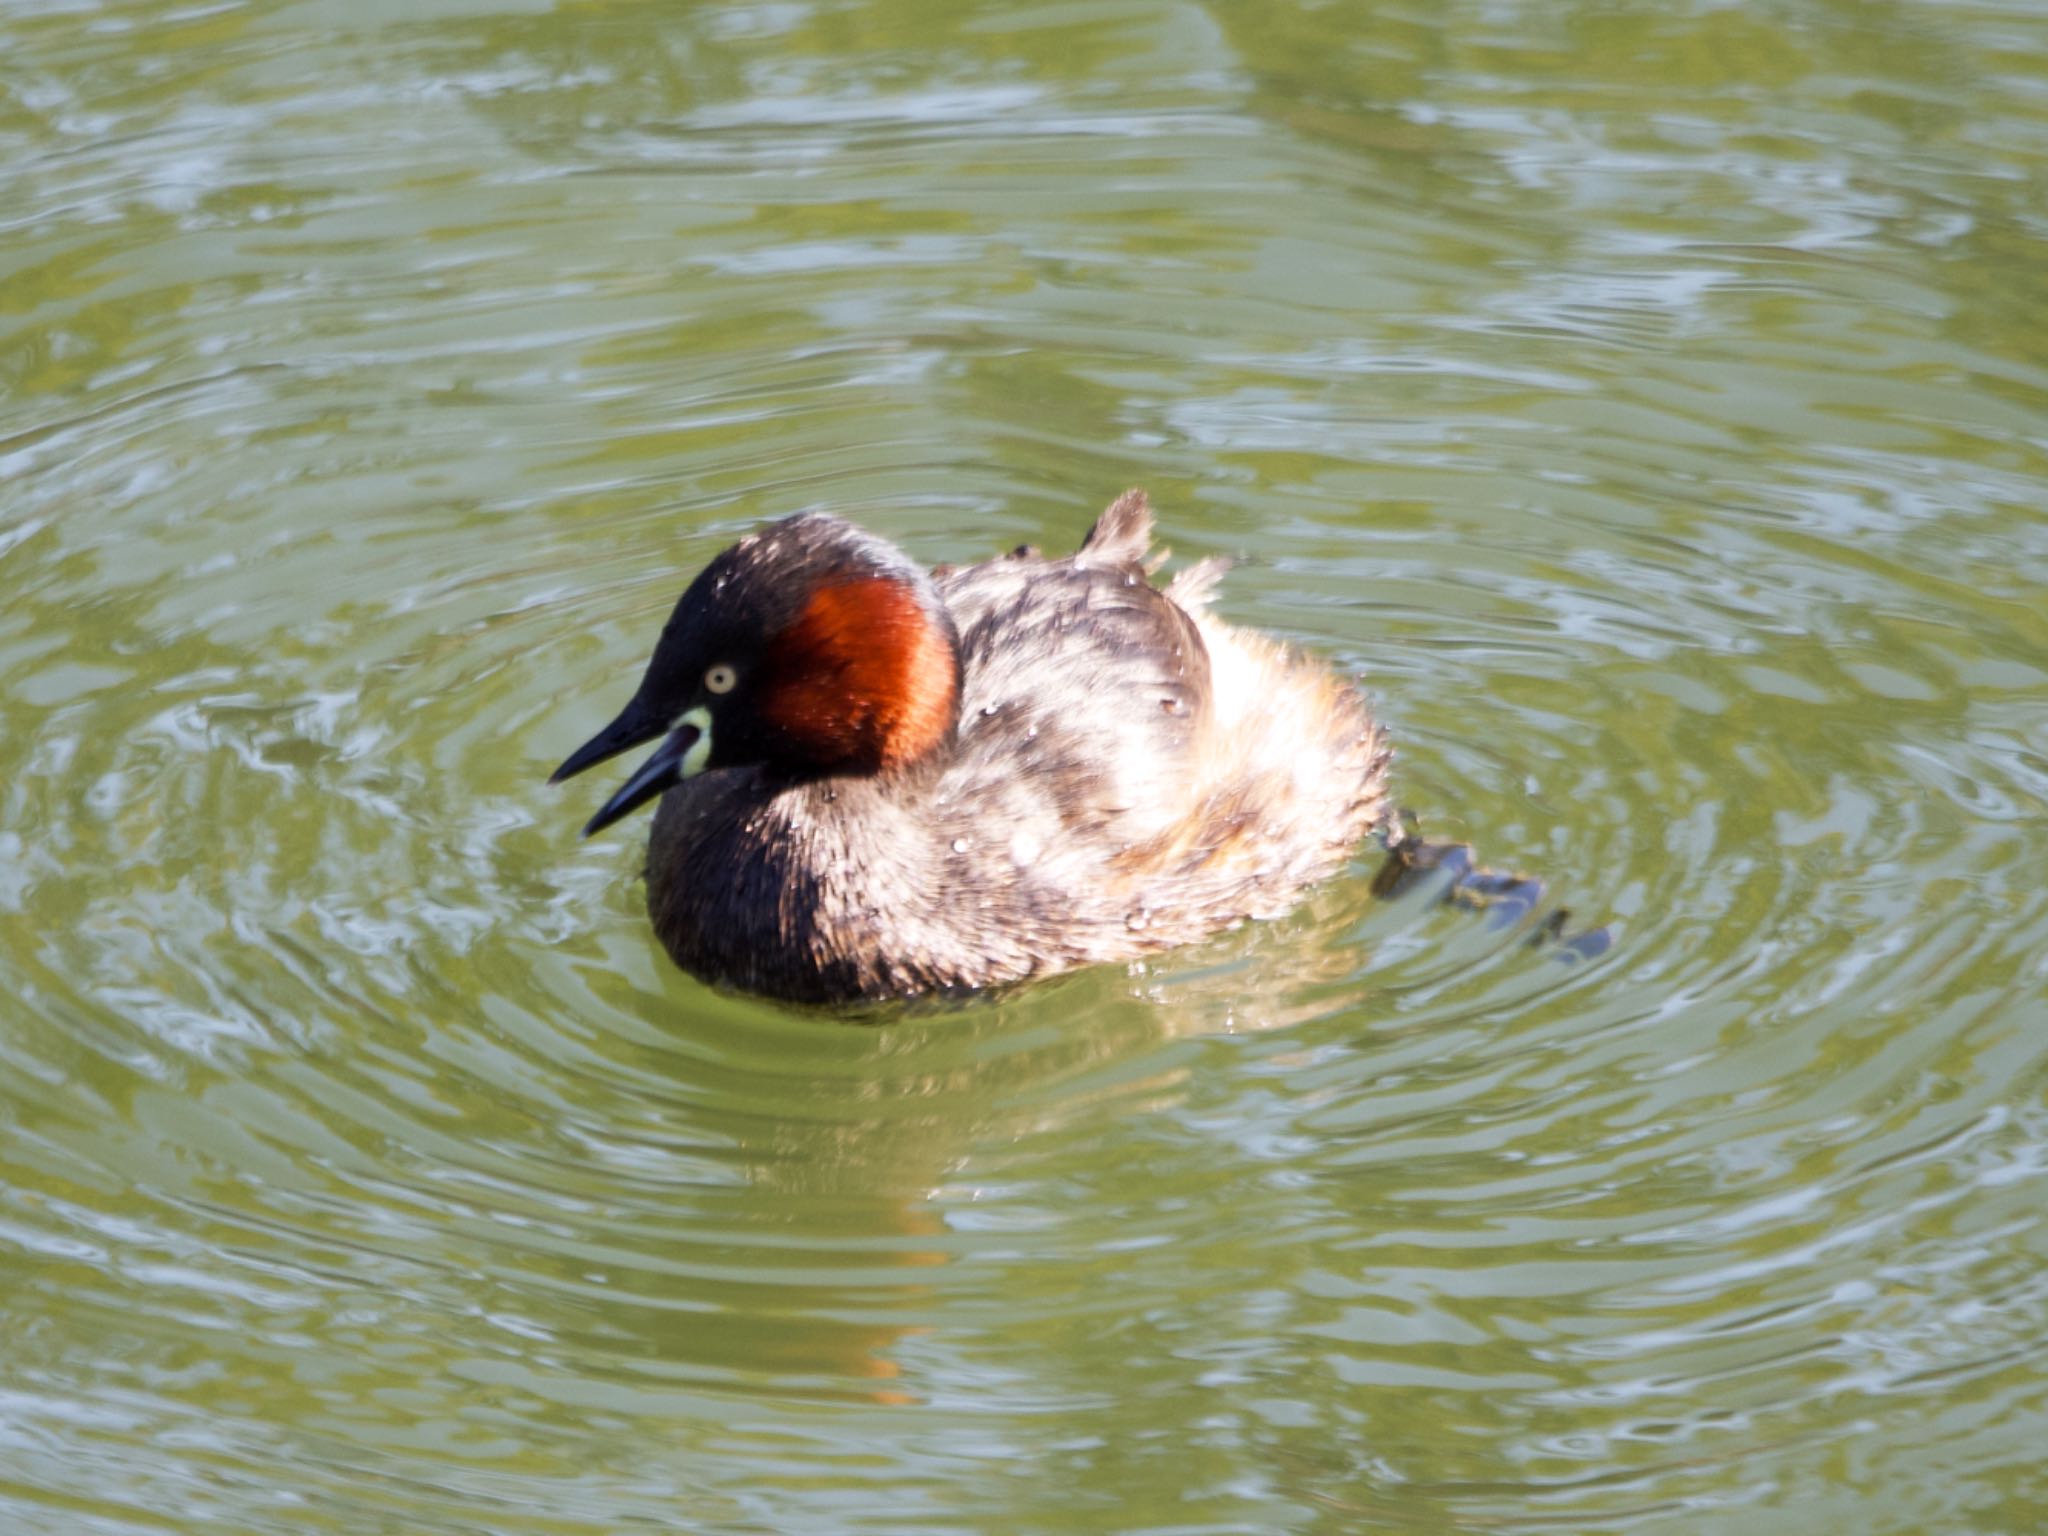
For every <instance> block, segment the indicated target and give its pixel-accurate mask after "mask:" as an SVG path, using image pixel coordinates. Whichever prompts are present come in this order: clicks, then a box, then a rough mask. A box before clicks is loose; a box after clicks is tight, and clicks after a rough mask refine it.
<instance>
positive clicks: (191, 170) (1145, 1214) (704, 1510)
mask: <svg viewBox="0 0 2048 1536" xmlns="http://www.w3.org/2000/svg"><path fill="white" fill-rule="evenodd" d="M1133 484H1142V485H1144V486H1146V487H1147V488H1148V489H1149V490H1150V491H1151V493H1152V495H1153V498H1154V500H1155V502H1156V503H1157V504H1158V506H1159V508H1160V512H1161V518H1162V523H1163V528H1164V532H1165V535H1166V537H1167V539H1168V541H1169V542H1170V543H1171V544H1172V545H1173V547H1174V549H1175V552H1176V555H1177V557H1179V558H1183V559H1185V558H1190V557H1194V556H1199V555H1205V554H1212V553H1220V554H1228V555H1231V556H1234V557H1237V558H1238V560H1239V564H1238V567H1237V569H1236V570H1235V571H1234V572H1233V573H1232V575H1231V576H1230V577H1229V579H1228V581H1227V583H1226V585H1225V587H1224V589H1223V593H1222V596H1221V599H1220V606H1221V608H1222V611H1223V612H1224V613H1225V614H1226V615H1227V616H1228V617H1230V618H1232V619H1235V620H1238V621H1242V622H1246V623H1251V624H1256V625H1260V626H1263V627H1266V628H1269V629H1272V630H1275V631H1278V632H1280V633H1283V634H1285V635H1288V636H1290V637H1292V638H1294V639H1296V640H1299V641H1300V642H1302V643H1303V644H1305V645H1308V646H1310V647H1312V648H1314V649H1316V650H1318V651H1320V652H1322V653H1324V654H1326V655H1328V656H1330V657H1331V658H1333V659H1334V660H1335V661H1336V662H1337V663H1338V664H1339V665H1341V666H1343V667H1345V668H1346V669H1349V670H1351V671H1354V672H1356V673H1358V674H1360V675H1361V676H1362V677H1363V678H1364V679H1365V681H1366V686H1367V687H1368V688H1369V690H1370V691H1371V693H1372V695H1373V697H1374V698H1375V700H1376V701H1377V704H1378V707H1379V709H1380V710H1381V712H1382V713H1383V714H1384V715H1385V717H1386V718H1387V720H1388V722H1389V726H1390V729H1391V731H1392V733H1393V736H1394V739H1395V741H1396V743H1397V747H1398V754H1399V755H1398V758H1397V761H1396V773H1397V784H1396V793H1397V798H1398V799H1399V801H1400V802H1401V803H1402V804H1404V805H1407V806H1410V807H1412V808H1413V809H1414V810H1416V811H1417V812H1418V813H1419V814H1420V815H1421V816H1422V818H1423V822H1424V825H1425V827H1426V828H1427V829H1429V830H1431V831H1433V832H1436V833H1438V834H1440V835H1444V836H1454V837H1466V838H1470V839H1472V840H1473V841H1474V842H1475V843H1476V844H1477V845H1478V846H1479V848H1480V850H1481V852H1482V854H1483V855H1484V856H1486V857H1487V858H1488V859H1490V860H1491V861H1493V862H1495V863H1498V864H1501V865H1504V866H1512V867H1519V868H1526V869H1531V870H1535V871H1538V872H1540V873H1541V874H1543V875H1544V876H1545V877H1546V878H1547V879H1548V881H1549V882H1550V887H1551V890H1552V893H1553V896H1554V897H1555V899H1558V900H1562V901H1564V902H1566V903H1568V904H1569V905H1570V906H1571V907H1572V908H1573V909H1574V911H1575V912H1576V913H1577V914H1579V916H1580V917H1581V918H1583V919H1585V920H1589V921H1598V922H1606V923H1610V924H1612V925H1613V927H1614V930H1615V933H1616V936H1617V938H1616V944H1615V947H1614V948H1613V950H1612V951H1611V952H1610V953H1608V954H1607V955H1606V956H1604V957H1602V958H1601V959H1599V960H1597V961H1594V962H1591V963H1584V964H1576V965H1573V964H1566V963H1563V962H1561V961H1559V960H1557V959H1554V958H1548V959H1547V958H1545V957H1544V956H1543V955H1542V954H1540V953H1537V952H1532V951H1531V950H1530V949H1528V948H1527V947H1525V946H1524V945H1523V944H1522V943H1521V942H1520V939H1521V937H1522V935H1521V934H1519V933H1515V932H1505V933H1504V932H1499V931H1495V930H1493V929H1490V928H1489V927H1487V925H1486V924H1484V923H1483V922H1480V921H1477V920H1475V919H1474V918H1473V917H1471V916H1470V915H1467V914H1461V913H1458V912H1456V911H1451V910H1446V909H1443V908H1439V907H1433V906H1431V905H1429V904H1427V903H1425V902H1423V901H1419V900H1411V901H1405V902H1396V903H1380V902H1375V901H1373V900H1372V899H1371V897H1370V895H1369V893H1368V890H1367V886H1368V884H1369V882H1370V876H1371V864H1370V862H1369V860H1368V859H1366V858H1365V857H1363V856H1362V857H1361V860H1360V862H1359V865H1358V867H1357V869H1356V870H1355V871H1354V872H1353V873H1352V875H1351V876H1349V877H1348V878H1346V879H1344V880H1340V881H1338V882H1336V883H1335V884H1333V885H1331V886H1330V887H1328V888H1326V889H1324V890H1323V891H1321V892H1320V893H1318V895H1317V896H1316V897H1315V898H1314V899H1313V900H1312V901H1311V902H1310V903H1309V905H1308V906H1307V907H1306V908H1304V910H1303V911H1302V912H1301V913H1299V914H1298V915H1297V916H1296V917H1294V918H1292V919H1289V920H1287V921H1284V922H1279V923H1273V924H1267V925H1260V926H1258V927H1256V928H1254V929H1252V930H1250V931H1246V932H1244V933H1240V934H1237V935H1232V936H1229V937H1227V938H1224V939H1222V940H1219V941H1217V942H1216V943H1214V944H1212V945H1208V946H1205V947H1202V948H1198V949H1195V950H1191V951H1187V952H1184V953H1180V954H1176V955H1173V956H1171V957H1168V958H1167V959H1166V960H1164V961H1163V962H1159V963H1155V964H1151V965H1147V966H1143V967H1137V968H1133V969H1130V970H1124V969H1106V970H1100V971H1095V972H1089V973H1085V974H1082V975H1078V976H1074V977H1071V978H1066V979H1062V980H1058V981H1054V982H1051V983H1047V984H1044V985H1040V986H1037V987H1034V988H1030V989H1027V990H1025V991H1023V992H1021V993H1019V994H1017V995H1015V996H1012V997H1007V998H1004V999H1000V1000H994V1001H984V1002H981V1003H978V1004H972V1005H969V1006H966V1007H963V1008H958V1009H952V1010H944V1011H940V1012H936V1013H929V1014H918V1015H916V1016H913V1017H910V1018H907V1019H902V1020H899V1021H897V1022H895V1023H893V1024H889V1025H887V1026H884V1027H873V1026H854V1025H850V1024H848V1023H846V1022H844V1021H842V1020H837V1019H834V1018H832V1017H828V1016H817V1015H806V1014H793V1013H791V1012H788V1011H785V1010H782V1009H778V1008H776V1007H773V1006H769V1005H766V1004H762V1003H757V1002H754V1001H750V1000H746V999H741V998H736V997H730V996H723V995H719V994H716V993H713V992H710V991H707V990H706V989H704V988H702V987H700V986H698V985H697V984H695V983H694V982H692V981H690V980H688V979H687V978H685V977H683V976H681V975H679V974H677V973H676V972H675V970H674V969H673V968H672V967H671V966H670V965H669V963H668V962H667V960H666V959H665V958H664V957H663V955H662V954H661V952H660V950H659V948H658V947H657V945H656V944H655V942H654V941H653V939H652V937H651V935H650V933H649V932H648V930H647V926H646V921H645V915H644V910H643V906H642V897H641V891H640V886H639V883H638V880H637V870H638V864H639V858H640V840H641V838H642V837H644V830H645V818H644V817H639V818H635V819H634V820H633V821H631V822H629V823H627V824H625V825H624V826H622V827H621V828H619V829H618V830H617V831H616V832H615V833H612V834H608V835H606V836H603V837H600V838H598V839H595V840H593V841H592V842H590V843H587V844H582V843H579V842H578V841H577V839H576V836H575V831H576V828H577V827H578V826H580V825H581V823H582V821H583V820H584V818H585V817H586V816H588V814H589V813H590V811H591V810H592V809H593V808H594V806H595V804H596V803H597V799H598V798H599V797H600V796H601V795H602V794H603V793H604V792H605V791H606V788H607V786H606V785H605V784H601V783H598V782H595V781H593V782H588V783H586V782H585V781H581V780H579V781H577V782H576V783H574V784H572V785H570V786H567V787H565V788H558V789H553V790H551V789H549V788H547V787H546V786H545V785H544V783H543V780H544V778H545V776H546V774H547V772H548V770H549V769H550V768H551V767H552V766H553V765H554V764H555V763H556V762H557V761H559V760H560V759H561V758H562V757H563V756H564V755H565V754H566V752H567V751H568V750H569V749H570V748H571V747H573V746H574V745H575V744H576V743H578V742H580V741H581V740H582V739H583V738H584V737H585V736H586V735H587V734H589V733H590V732H591V731H592V730H594V729H595V728H596V727H597V726H598V725H600V724H601V723H603V721H604V720H606V719H607V718H609V716H610V715H611V713H612V712H613V711H614V709H615V708H616V707H617V706H618V704H619V703H620V702H621V701H622V699H623V698H624V696H625V694H626V692H627V691H628V690H629V689H630V687H631V685H632V682H633V680H634V678H635V677H636V676H637V673H638V669H639V666H640V664H641V661H642V659H643V657H644V655H645V652H646V650H647V649H648V647H649V646H650V645H651V643H652V640H653V637H654V635H655V633H656V632H657V630H658V628H659V626H660V623H661V620H662V618H663V616H664V614H665V612H666V610H667V608H668V605H669V604H670V603H671V602H672V601H673V598H674V596H675V593H676V591H677V590H678V589H679V587H680V585H681V583H682V582H683V581H684V580H685V579H686V578H687V576H688V575H689V574H690V573H691V572H692V571H694V570H695V569H696V568H697V566H698V565H699V564H701V563H702V562H703V561H704V560H705V559H706V558H708V557H709V555H711V554H712V553H713V552H715V550H717V549H718V548H719V547H720V546H721V545H722V544H723V543H724V542H725V541H727V540H728V539H729V538H731V537H732V535H733V534H734V533H735V532H736V531H737V530H739V529H742V528H744V527H747V526H749V525H751V524H753V523H754V522H756V521H758V520H760V519H763V518H766V517H770V516H774V515H779V514H784V513H788V512H792V511H795V510H798V509H802V508H809V507H818V508H827V509H830V510H833V511H836V512H839V513H841V514H844V515H847V516H850V517H853V518H855V519H857V520H859V521H861V522H863V523H865V524H866V525H868V526H869V527H872V528H874V529H877V530H879V531H881V532H884V533H886V534H888V535H890V536H891V537H893V538H896V539H898V540H900V541H901V542H902V543H903V544H904V545H905V546H906V547H908V548H909V549H910V550H911V551H913V552H914V553H915V554H916V555H918V556H919V557H921V558H924V559H927V560H934V561H936V560H962V559H973V558H978V557H980V556H982V555H984V554H987V553H990V552H993V551H995V550H997V549H1000V548H1004V547H1007V546H1009V545H1012V544H1015V543H1018V542H1020V541H1024V540H1029V541H1032V542H1037V543H1040V544H1043V545H1045V546H1046V547H1048V548H1055V549H1056V548H1063V547H1068V546H1071V545H1072V544H1073V543H1074V541H1075V540H1076V539H1077V538H1078V536H1079V535H1080V533H1081V532H1082V530H1083V529H1084V528H1085V526H1086V524H1087V521H1088V519H1089V518H1090V517H1091V516H1092V515H1093V513H1094V512H1095V511H1096V510H1097V509H1098V508H1099V507H1100V506H1101V505H1102V504H1103V503H1104V502H1105V501H1107V500H1108V499H1109V497H1110V496H1112V495H1113V494H1115V493H1116V492H1117V491H1119V490H1121V489H1122V488H1124V487H1125V486H1127V485H1133ZM2044 508H2048V12H2044V10H2043V8H2042V7H2040V6H2038V5H2032V4H2017V3H2005V4H2000V3H1971V0H1965V3H1957V4H1934V3H1919V4H1885V3H1879V0H1812V3H1784V4H1776V3H1769V4H1755V5H1724V4H1710V3H1680V4H1648V3H1643V4H1635V3H1626V0H1624V3H1616V4H1536V3H1512V0H1511V3H1484V4H1482V3H1455V4H1451V5H1447V6H1426V5H1419V4H1400V3H1366V0H1332V3H1326V4H1298V3H1277V4H1276V3H1250V0H1208V3H1195V0H1185V3H1176V0H1159V3H1150V0H1102V3H1088V4H1081V3H1069V0H1048V3H1038V4H1033V3H1022V4H1003V3H995V0H964V3H963V0H944V3H941V0H762V3H757V4H701V5H699V4H684V3H678V0H579V3H563V4H557V5H547V4H524V5H522V4H513V3H510V0H442V3H436V4H431V5H424V6H422V5H410V4H406V5H400V4H393V3H388V0H377V3H353V4H344V3H341V0H302V3H281V0H250V3H236V0H218V3H216V0H193V3H190V4H179V3H135V0H125V3H124V0H113V3H95V0H76V3H70V0H28V3H22V0H16V3H13V4H10V5H7V6H5V7H4V8H0V1531H4V1532H6V1533H8V1536H14V1533H38V1536H40V1533H50V1536H58V1533H61V1536H72V1533H89V1536H141V1533H149V1536H172V1533H178V1536H185V1533H192V1536H197V1533H205V1536H244V1533H247V1536H257V1533H262V1536H272V1533H275V1536H285V1533H302V1532H333V1533H348V1536H357V1533H378V1532H391V1533H408V1536H410V1533H425V1536H457V1533H460V1536H479V1533H485V1536H570V1533H579V1536H580V1533H607V1536H609V1533H627V1532H641V1531H650V1532H651V1531H687V1532H703V1533H735V1536H736V1533H774V1536H842V1533H885V1532H889V1533H894V1532H930V1533H941V1532H943V1533H975V1536H981V1533H987V1536H1002V1533H1027V1532H1029V1533H1039V1532H1044V1533H1091V1532H1101V1533H1133V1532H1142V1533H1150V1536H1169V1533H1171V1536H1198V1533H1199V1536H1210V1533H1235V1532H1248V1533H1283V1532H1305V1533H1306V1532H1314V1533H1324V1532H1350V1531H1396V1532H1416V1533H1443V1532H1486V1533H1525V1532H1595V1531H1598V1532H1628V1533H1637V1532H1642V1533H1656V1536H1680V1533H1720V1532H1741V1533H1749V1532H1765V1533H1786V1536H1793V1533H1801V1536H1803V1533H1811V1532H1855V1533H1869V1532H1884V1533H1953V1532H1997V1533H2012V1536H2020V1533H2027V1532H2036V1531H2041V1530H2044V1529H2048V1453H2044V1447H2048V1209H2044V1206H2048V1202H2044V1195H2048V514H2044Z"/></svg>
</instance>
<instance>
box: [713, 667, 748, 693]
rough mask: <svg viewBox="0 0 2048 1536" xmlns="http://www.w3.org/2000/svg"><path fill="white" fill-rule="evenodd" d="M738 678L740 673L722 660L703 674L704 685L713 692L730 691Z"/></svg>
mask: <svg viewBox="0 0 2048 1536" xmlns="http://www.w3.org/2000/svg"><path fill="white" fill-rule="evenodd" d="M739 680H740V675H739V674H738V673H737V672H735V671H733V669H732V668H731V667H728V666H727V665H726V664H725V663H724V662H722V661H721V662H720V663H719V664H718V665H717V666H715V667H713V668H712V669H711V670H710V671H709V672H706V673H705V674H704V686H705V687H706V688H708V689H710V690H711V691H712V692H713V693H731V692H732V690H733V685H734V684H735V683H737V682H738V681H739Z"/></svg>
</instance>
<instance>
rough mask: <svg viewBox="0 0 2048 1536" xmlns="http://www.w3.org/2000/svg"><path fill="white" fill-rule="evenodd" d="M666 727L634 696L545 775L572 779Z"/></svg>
mask: <svg viewBox="0 0 2048 1536" xmlns="http://www.w3.org/2000/svg"><path fill="white" fill-rule="evenodd" d="M667 729H668V722H667V721H666V720H664V719H662V718H661V716H660V715H658V714H656V713H655V712H654V711H653V710H651V709H649V708H648V707H647V706H646V705H644V704H642V703H641V702H640V701H639V700H638V699H635V700H633V702H632V703H630V704H628V705H627V706H626V707H625V708H624V709H622V710H620V711H619V718H618V719H616V720H614V721H613V722H612V723H611V724H610V725H608V726H606V727H605V728H604V729H603V730H601V731H599V732H598V733H597V734H596V735H595V736H593V737H591V738H590V740H588V741H586V742H585V743H583V745H582V746H580V747H578V748H577V749H576V750H575V751H574V752H571V753H570V754H569V755H568V757H566V758H565V759H563V761H562V766H561V767H559V768H557V769H556V770H555V771H554V772H553V773H551V774H549V775H548V782H549V783H550V784H559V783H561V782H562V780H564V779H573V778H575V777H576V775H577V774H579V773H581V772H582V771H583V770H584V769H586V768H595V767H596V766H597V765H598V764H599V763H601V762H603V761H604V760H605V759H606V758H608V757H617V756H618V755H619V754H620V753H621V752H630V751H632V750H633V748H635V747H637V746H639V745H640V743H641V742H643V741H652V740H654V738H655V737H657V736H659V735H660V734H661V733H662V732H663V731H665V730H667Z"/></svg>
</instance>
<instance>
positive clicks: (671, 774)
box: [548, 700, 703, 837]
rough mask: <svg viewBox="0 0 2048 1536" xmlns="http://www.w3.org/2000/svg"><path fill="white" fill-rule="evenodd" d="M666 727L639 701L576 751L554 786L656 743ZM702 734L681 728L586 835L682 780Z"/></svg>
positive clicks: (554, 778) (587, 826)
mask: <svg viewBox="0 0 2048 1536" xmlns="http://www.w3.org/2000/svg"><path fill="white" fill-rule="evenodd" d="M664 729H665V726H664V724H663V722H662V720H661V719H660V718H659V717H658V716H655V715H652V714H650V713H648V712H647V711H646V710H644V709H642V708H641V707H640V704H639V701H638V700H635V701H634V702H633V703H631V704H628V705H627V706H626V708H625V710H624V712H623V713H622V714H620V716H619V718H618V719H616V720H614V721H613V722H612V723H611V724H610V725H608V726H606V727H605V728H604V729H603V730H601V731H599V732H598V733H597V734H596V735H595V736H593V737H591V738H590V740H588V741H586V742H585V743H583V745H582V746H580V747H578V748H577V749H576V750H575V751H574V752H571V753H570V754H569V757H568V760H567V761H566V762H564V763H563V764H562V766H561V767H559V768H557V769H556V770H555V771H554V772H553V773H552V774H551V775H549V777H548V782H549V783H550V784H559V783H561V782H562V780H564V779H566V778H571V777H573V776H574V775H576V774H579V773H581V772H582V771H583V770H584V769H586V768H589V767H591V766H593V765H594V764H597V763H601V762H603V761H604V760H605V759H606V758H608V757H617V756H618V755H619V754H620V753H621V752H624V751H627V750H628V749H630V748H633V747H637V746H639V745H640V744H641V743H642V742H643V741H651V740H653V739H654V738H655V737H656V736H659V735H660V734H661V733H662V731H663V730H664ZM702 734H703V733H702V732H701V731H699V730H698V729H697V727H696V726H694V725H683V726H678V727H676V729H675V730H674V731H673V732H671V733H670V735H669V738H668V740H666V741H664V742H663V743H662V744H661V745H660V746H659V747H657V748H656V749H655V752H654V755H653V756H652V757H650V758H648V759H647V761H646V762H644V763H642V764H641V765H640V767H639V769H638V771H636V772H635V773H634V775H633V776H632V777H631V778H630V779H628V780H626V782H625V783H624V784H622V785H620V786H619V791H618V793H617V794H615V795H613V796H612V797H611V799H609V800H607V801H605V803H604V805H603V806H602V807H601V808H600V809H599V811H598V813H597V814H596V815H595V816H593V817H591V818H590V820H589V821H587V822H586V823H584V826H583V835H584V836H585V837H589V836H591V835H592V834H594V833H598V832H602V831H603V830H604V829H605V828H606V827H608V826H610V825H611V824H612V823H613V822H615V821H617V820H618V819H619V818H620V817H621V816H624V815H626V814H628V813H629V812H631V811H635V810H638V809H639V808H640V807H641V806H643V805H645V804H646V803H647V802H648V801H650V800H652V799H653V798H654V797H655V796H656V795H658V794H660V793H661V792H662V791H663V790H665V789H667V788H668V787H669V786H670V785H672V784H674V783H676V782H677V781H678V780H679V779H681V778H682V776H683V759H684V757H685V756H687V755H688V754H689V751H690V748H692V747H694V746H695V745H697V739H698V737H700V736H701V735H702Z"/></svg>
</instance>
